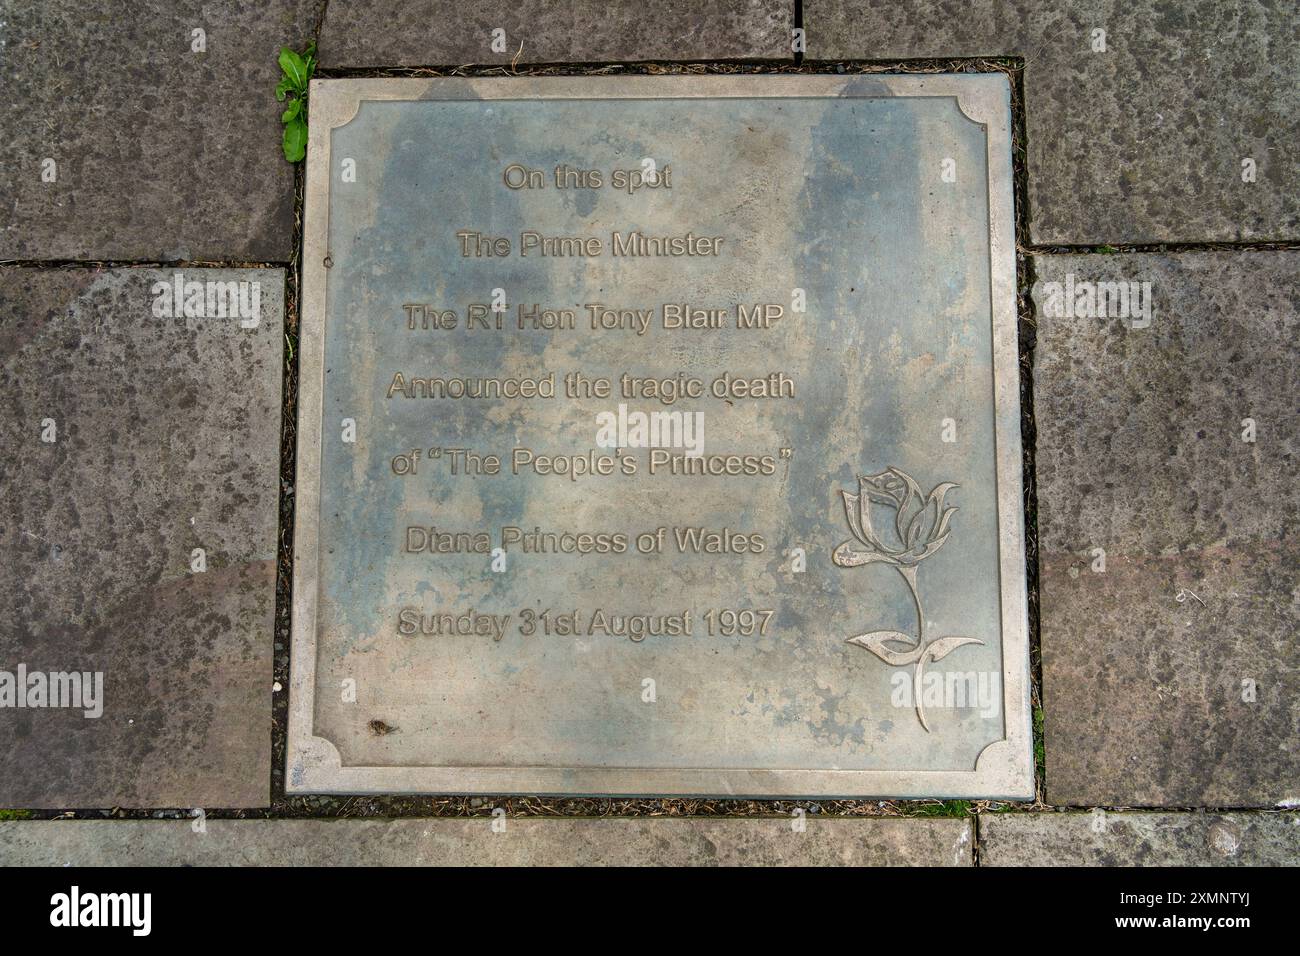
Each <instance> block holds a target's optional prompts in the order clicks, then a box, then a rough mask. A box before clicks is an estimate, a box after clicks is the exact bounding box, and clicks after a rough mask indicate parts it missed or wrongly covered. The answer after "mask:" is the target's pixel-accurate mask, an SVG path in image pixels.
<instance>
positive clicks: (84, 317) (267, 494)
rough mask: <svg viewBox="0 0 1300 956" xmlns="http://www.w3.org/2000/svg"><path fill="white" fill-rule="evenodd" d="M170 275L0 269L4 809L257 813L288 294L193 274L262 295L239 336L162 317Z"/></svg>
mask: <svg viewBox="0 0 1300 956" xmlns="http://www.w3.org/2000/svg"><path fill="white" fill-rule="evenodd" d="M175 275H176V272H174V271H173V270H146V269H115V270H110V271H107V272H99V271H94V270H90V269H29V268H18V267H7V268H2V269H0V359H2V361H3V364H2V365H0V421H2V422H3V424H2V425H0V429H3V436H4V440H3V445H4V449H5V453H4V456H3V457H2V458H0V488H3V489H4V494H3V498H2V501H0V547H2V548H3V550H4V554H5V556H6V557H5V560H4V561H3V562H0V807H53V808H68V807H111V806H145V807H150V806H160V807H167V806H180V807H197V806H207V807H225V806H230V807H235V806H240V807H242V806H258V805H264V804H266V803H267V802H268V799H269V787H270V782H269V781H270V746H271V739H270V737H271V715H270V708H271V698H272V693H271V680H272V676H271V649H272V638H271V633H272V626H273V623H272V619H273V615H274V611H275V565H276V561H275V557H276V525H277V511H278V490H279V478H278V475H279V435H280V393H281V356H282V352H283V349H282V334H283V333H282V322H283V304H284V273H283V271H281V270H278V269H274V270H271V269H268V270H233V271H226V270H186V271H185V272H184V274H183V275H184V277H185V278H186V279H187V280H195V281H206V280H220V281H231V282H247V283H250V285H247V286H245V287H244V288H245V290H246V291H247V292H248V293H249V300H248V304H249V305H250V306H251V305H252V299H251V294H252V292H253V288H254V287H253V286H252V285H251V283H254V282H256V283H260V286H259V289H260V318H259V319H258V321H257V324H256V326H255V327H251V328H245V327H243V325H244V320H241V319H239V318H179V319H178V318H169V317H160V316H158V315H156V314H155V312H154V309H155V305H156V304H161V299H160V297H159V296H158V295H156V294H155V287H154V286H155V283H162V284H164V285H170V284H171V283H172V282H173V280H174V276H175ZM214 304H215V303H214ZM248 321H249V323H250V324H251V320H248ZM51 429H52V430H51ZM45 439H52V440H50V441H46V440H45ZM196 548H201V549H203V551H204V554H205V558H206V570H205V571H203V572H202V573H195V572H194V571H193V570H192V569H193V568H194V559H195V555H194V549H196ZM19 665H23V666H25V667H26V669H27V671H28V676H29V680H30V679H32V678H31V675H32V674H36V673H42V674H46V673H50V672H60V671H62V672H73V671H75V672H79V673H80V672H89V673H93V672H101V673H102V674H103V693H102V714H101V715H100V716H98V717H93V716H92V717H87V716H85V713H86V708H81V709H76V708H67V707H63V708H57V709H55V708H50V707H46V708H41V709H32V708H31V707H26V708H18V707H17V706H16V704H17V695H16V694H15V693H14V686H13V685H14V683H15V682H16V677H17V673H18V670H17V669H18V667H19ZM3 672H7V673H8V675H10V677H9V687H8V694H9V696H8V699H7V700H6V695H5V691H6V686H5V684H6V677H5V673H3ZM91 683H92V682H88V683H87V686H91ZM32 686H35V684H33V685H32ZM25 700H26V702H27V703H36V702H37V701H38V698H36V697H35V696H32V697H28V698H25ZM90 709H91V710H92V711H93V710H94V709H95V708H93V707H92V708H90Z"/></svg>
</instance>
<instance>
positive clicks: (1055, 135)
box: [804, 0, 1300, 245]
mask: <svg viewBox="0 0 1300 956" xmlns="http://www.w3.org/2000/svg"><path fill="white" fill-rule="evenodd" d="M804 24H805V27H806V29H807V37H808V57H809V59H814V60H828V59H856V58H861V59H872V60H894V59H916V58H927V57H975V56H997V55H1003V56H1006V55H1010V56H1018V57H1023V58H1024V61H1025V81H1024V88H1025V99H1026V102H1025V109H1026V116H1027V122H1028V130H1027V148H1028V172H1029V206H1030V217H1029V218H1030V236H1031V238H1032V241H1034V242H1036V243H1043V244H1087V245H1091V244H1101V243H1112V244H1118V243H1149V242H1201V241H1265V240H1294V239H1296V238H1298V237H1300V190H1297V189H1296V182H1297V178H1298V177H1300V160H1298V159H1297V155H1296V151H1295V143H1296V142H1300V84H1297V83H1296V82H1295V76H1296V74H1297V72H1300V29H1297V25H1298V24H1300V13H1298V12H1297V9H1296V6H1295V4H1294V3H1292V2H1290V0H1248V2H1243V3H1234V4H1222V3H1219V2H1218V0H1189V2H1181V3H1177V4H1170V3H1162V2H1159V0H1137V2H1133V0H1125V2H1120V0H1078V2H1072V3H1070V4H1059V3H1054V2H1051V0H975V2H967V0H905V2H899V0H806V2H805V4H804ZM1096 29H1103V30H1105V31H1106V36H1105V47H1106V48H1105V52H1093V49H1092V48H1093V44H1094V42H1095V40H1096V38H1094V35H1093V31H1094V30H1096ZM1245 159H1252V160H1254V162H1255V167H1256V173H1255V175H1256V181H1255V182H1253V183H1246V182H1243V181H1242V173H1243V170H1242V162H1243V160H1245Z"/></svg>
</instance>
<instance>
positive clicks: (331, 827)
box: [0, 817, 972, 866]
mask: <svg viewBox="0 0 1300 956" xmlns="http://www.w3.org/2000/svg"><path fill="white" fill-rule="evenodd" d="M791 822H792V821H791V820H790V819H789V818H785V817H774V818H767V819H745V820H741V819H709V818H706V817H690V818H667V817H655V818H649V819H627V818H622V819H620V818H603V819H554V818H552V819H546V820H539V819H535V818H532V819H528V818H522V819H521V818H505V819H504V823H505V829H504V830H502V831H500V832H494V831H493V829H492V824H493V820H492V818H489V817H479V818H475V819H463V818H462V819H450V818H442V819H427V820H415V819H405V820H209V821H206V824H205V826H206V831H205V832H202V833H197V832H195V826H196V824H195V823H194V822H192V821H186V820H181V821H135V820H103V821H99V820H89V821H86V820H75V821H39V822H36V821H26V822H18V823H0V865H4V866H64V865H68V864H71V865H74V866H173V865H178V864H190V865H202V866H221V865H238V866H651V865H653V866H901V865H908V866H970V865H972V851H971V829H972V825H971V822H970V821H969V820H957V819H934V818H928V819H899V818H892V819H881V818H876V819H868V818H859V819H843V818H841V819H834V820H818V819H815V818H808V819H807V820H806V828H805V830H804V832H802V833H798V832H795V831H794V830H793V828H792V826H791Z"/></svg>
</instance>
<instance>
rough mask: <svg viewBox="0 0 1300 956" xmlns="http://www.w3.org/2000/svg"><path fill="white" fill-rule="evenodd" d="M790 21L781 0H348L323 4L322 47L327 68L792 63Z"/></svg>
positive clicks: (789, 8) (789, 5)
mask: <svg viewBox="0 0 1300 956" xmlns="http://www.w3.org/2000/svg"><path fill="white" fill-rule="evenodd" d="M793 27H794V4H793V3H790V2H787V0H721V2H714V3H707V4H705V3H696V2H694V0H663V2H660V3H655V4H645V3H638V2H634V0H616V2H609V0H576V2H569V3H563V4H557V3H551V2H548V0H492V2H488V3H474V4H464V3H457V2H456V0H399V2H396V3H392V2H387V3H386V2H382V0H348V2H340V3H331V4H330V5H329V7H328V9H327V10H326V14H325V22H324V26H323V28H322V30H321V42H320V49H321V63H322V64H323V65H324V66H327V67H345V66H351V67H362V66H439V65H442V66H455V65H459V64H468V63H506V64H508V63H555V62H605V61H614V60H630V61H640V60H725V59H751V58H756V57H761V58H766V59H779V60H793V53H792V52H791V49H790V45H791V30H792V28H793ZM498 29H501V30H504V31H505V38H504V40H501V41H500V42H499V43H498V44H497V45H498V46H501V45H502V44H503V45H504V48H503V49H498V50H493V49H492V46H493V39H494V34H493V31H494V30H498ZM521 44H522V47H521Z"/></svg>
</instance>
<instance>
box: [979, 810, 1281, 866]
mask: <svg viewBox="0 0 1300 956" xmlns="http://www.w3.org/2000/svg"><path fill="white" fill-rule="evenodd" d="M1298 863H1300V815H1297V814H1295V813H1226V814H1206V813H1106V812H1104V811H1094V812H1092V813H1073V812H1072V813H1007V814H986V815H984V816H982V817H980V866H1295V865H1297V864H1298Z"/></svg>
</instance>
